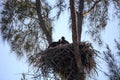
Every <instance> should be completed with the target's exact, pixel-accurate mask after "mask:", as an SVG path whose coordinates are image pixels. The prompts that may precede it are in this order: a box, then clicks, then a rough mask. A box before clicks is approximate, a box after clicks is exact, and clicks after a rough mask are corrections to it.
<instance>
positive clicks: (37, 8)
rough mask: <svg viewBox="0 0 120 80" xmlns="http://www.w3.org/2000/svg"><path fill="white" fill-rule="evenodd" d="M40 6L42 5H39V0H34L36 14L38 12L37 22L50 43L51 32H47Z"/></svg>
mask: <svg viewBox="0 0 120 80" xmlns="http://www.w3.org/2000/svg"><path fill="white" fill-rule="evenodd" d="M41 7H42V5H41V2H40V0H36V10H37V14H38V19H39V24H40V27H41V28H42V30H43V32H44V34H45V36H46V38H47V41H48V43H49V44H50V43H52V37H51V34H50V33H49V31H48V30H47V28H46V25H45V22H44V20H43V17H42V14H41Z"/></svg>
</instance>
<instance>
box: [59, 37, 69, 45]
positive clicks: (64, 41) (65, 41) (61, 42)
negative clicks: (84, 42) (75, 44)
mask: <svg viewBox="0 0 120 80" xmlns="http://www.w3.org/2000/svg"><path fill="white" fill-rule="evenodd" d="M60 44H69V42H68V41H67V40H65V37H63V36H62V37H61V41H60Z"/></svg>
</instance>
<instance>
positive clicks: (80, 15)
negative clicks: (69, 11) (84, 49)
mask: <svg viewBox="0 0 120 80" xmlns="http://www.w3.org/2000/svg"><path fill="white" fill-rule="evenodd" d="M83 9H84V0H79V8H78V12H77V21H78V22H77V24H78V35H79V41H80V42H81V35H82V23H83Z"/></svg>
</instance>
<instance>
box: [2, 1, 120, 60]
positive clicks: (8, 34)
mask: <svg viewBox="0 0 120 80" xmlns="http://www.w3.org/2000/svg"><path fill="white" fill-rule="evenodd" d="M70 1H73V2H75V4H74V5H73V4H72V3H73V2H71V6H72V5H73V8H74V9H75V10H73V9H72V7H71V6H70ZM70 1H65V0H58V1H56V2H55V3H53V4H50V0H36V1H32V0H6V1H5V2H4V4H3V6H4V7H3V10H2V12H1V33H2V37H3V39H4V40H7V41H8V42H9V43H10V45H11V49H12V50H13V51H15V52H16V54H17V55H18V56H23V55H27V57H29V56H30V55H34V54H36V53H38V52H40V51H43V50H45V49H46V48H47V46H48V44H50V43H51V42H52V33H53V32H52V30H53V28H54V26H53V25H52V23H53V21H54V20H56V18H57V19H59V16H60V15H61V12H64V10H66V9H68V11H69V10H71V17H70V20H71V21H70V24H71V25H69V26H72V27H73V28H72V30H76V31H75V33H73V32H72V33H73V35H74V36H73V43H74V48H75V49H77V48H76V47H75V46H76V45H77V44H78V43H79V42H80V41H81V38H82V37H81V31H82V27H83V26H82V24H86V25H88V27H87V28H88V31H87V32H88V33H90V35H91V36H92V40H93V41H95V42H96V43H98V44H99V45H102V43H103V41H102V40H101V32H102V31H103V30H104V29H105V28H106V25H107V20H108V19H109V16H108V13H109V12H108V10H109V9H110V5H112V6H113V7H114V9H115V13H116V16H117V17H118V18H119V16H120V14H119V12H120V6H119V4H120V1H119V0H111V1H107V0H70ZM82 4H84V6H82ZM69 8H70V9H69ZM82 9H83V10H82ZM72 10H73V11H72ZM52 11H57V12H56V13H54V14H52V15H51V12H52ZM69 12H70V11H69ZM73 12H74V13H73ZM72 14H74V15H72ZM82 14H83V15H82ZM110 14H111V13H110ZM72 20H76V21H73V22H75V23H73V22H72ZM74 24H76V25H74ZM74 28H76V29H74ZM77 30H78V31H77ZM53 34H54V33H53ZM75 36H76V37H75ZM74 41H76V42H74ZM75 43H76V44H75ZM78 51H79V50H76V52H75V55H76V53H77V52H78ZM77 59H79V58H76V60H77ZM78 61H79V60H78ZM78 61H77V62H78Z"/></svg>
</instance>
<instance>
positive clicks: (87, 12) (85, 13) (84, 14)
mask: <svg viewBox="0 0 120 80" xmlns="http://www.w3.org/2000/svg"><path fill="white" fill-rule="evenodd" d="M99 2H100V0H98V1H96V2H95V3H94V5H93V6H92V7H91V8H90V9H89V10H88V11H86V12H84V13H83V16H86V15H87V14H89V13H90V12H91V11H92V10H93V9H94V8H95V6H96V5H97V4H98V3H99Z"/></svg>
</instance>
